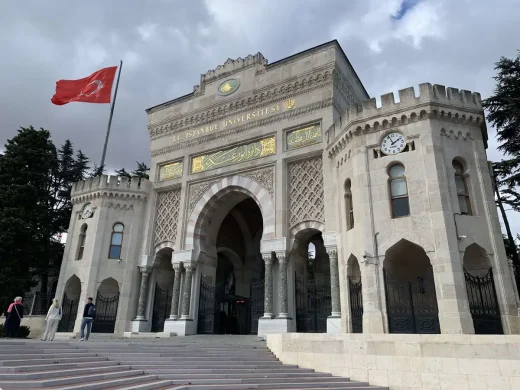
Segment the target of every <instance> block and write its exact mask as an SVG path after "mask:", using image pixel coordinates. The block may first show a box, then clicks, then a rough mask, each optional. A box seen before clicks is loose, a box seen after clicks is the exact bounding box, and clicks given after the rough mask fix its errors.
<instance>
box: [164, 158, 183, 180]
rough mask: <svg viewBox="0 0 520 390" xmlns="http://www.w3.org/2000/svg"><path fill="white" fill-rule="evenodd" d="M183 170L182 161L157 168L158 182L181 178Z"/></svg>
mask: <svg viewBox="0 0 520 390" xmlns="http://www.w3.org/2000/svg"><path fill="white" fill-rule="evenodd" d="M183 168H184V163H183V162H182V161H177V162H174V163H170V164H165V165H162V166H161V167H160V168H159V181H163V180H169V179H175V178H177V177H181V176H182V170H183Z"/></svg>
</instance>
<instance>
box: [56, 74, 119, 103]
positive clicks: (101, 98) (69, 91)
mask: <svg viewBox="0 0 520 390" xmlns="http://www.w3.org/2000/svg"><path fill="white" fill-rule="evenodd" d="M116 70H117V66H111V67H109V68H103V69H100V70H98V71H97V72H94V73H92V74H91V75H90V76H88V77H85V78H83V79H79V80H59V81H57V82H56V93H55V94H54V96H53V97H52V99H51V102H53V103H54V104H56V105H58V106H62V105H64V104H67V103H70V102H83V103H110V97H111V95H112V84H113V83H114V78H115V76H116Z"/></svg>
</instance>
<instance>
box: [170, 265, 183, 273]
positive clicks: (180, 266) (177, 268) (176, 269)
mask: <svg viewBox="0 0 520 390" xmlns="http://www.w3.org/2000/svg"><path fill="white" fill-rule="evenodd" d="M172 268H173V270H174V271H175V272H179V271H180V270H181V268H182V263H172Z"/></svg>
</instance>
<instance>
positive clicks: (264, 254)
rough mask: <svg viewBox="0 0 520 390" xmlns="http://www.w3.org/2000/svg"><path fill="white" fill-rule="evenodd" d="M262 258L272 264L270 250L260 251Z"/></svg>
mask: <svg viewBox="0 0 520 390" xmlns="http://www.w3.org/2000/svg"><path fill="white" fill-rule="evenodd" d="M262 259H263V260H264V262H265V263H267V264H273V253H272V252H268V253H262Z"/></svg>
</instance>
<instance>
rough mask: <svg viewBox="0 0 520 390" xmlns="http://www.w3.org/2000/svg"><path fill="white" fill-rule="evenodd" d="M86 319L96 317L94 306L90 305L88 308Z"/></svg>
mask: <svg viewBox="0 0 520 390" xmlns="http://www.w3.org/2000/svg"><path fill="white" fill-rule="evenodd" d="M87 317H90V318H95V317H96V305H94V304H92V305H91V306H90V307H89V308H88V313H87Z"/></svg>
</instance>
